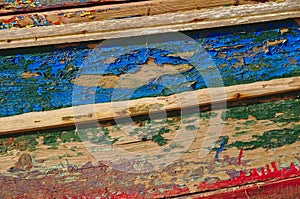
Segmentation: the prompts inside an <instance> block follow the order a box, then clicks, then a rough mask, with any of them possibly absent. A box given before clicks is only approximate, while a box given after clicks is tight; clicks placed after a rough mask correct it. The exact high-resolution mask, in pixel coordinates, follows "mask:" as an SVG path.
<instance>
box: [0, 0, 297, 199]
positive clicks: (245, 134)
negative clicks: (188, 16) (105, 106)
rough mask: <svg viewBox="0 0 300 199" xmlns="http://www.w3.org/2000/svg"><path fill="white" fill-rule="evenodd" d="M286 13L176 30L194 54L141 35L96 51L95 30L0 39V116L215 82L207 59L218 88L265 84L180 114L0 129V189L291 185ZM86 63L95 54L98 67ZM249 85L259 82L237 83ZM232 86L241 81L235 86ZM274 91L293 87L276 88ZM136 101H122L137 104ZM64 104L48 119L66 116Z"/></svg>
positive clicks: (197, 189) (34, 193)
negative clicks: (22, 40) (15, 45)
mask: <svg viewBox="0 0 300 199" xmlns="http://www.w3.org/2000/svg"><path fill="white" fill-rule="evenodd" d="M289 2H291V1H289ZM294 2H296V1H294ZM258 5H259V6H258V7H260V5H270V4H258ZM276 5H277V4H276ZM278 5H279V4H278ZM281 5H283V4H281ZM295 5H297V4H295ZM283 9H284V8H283ZM285 14H286V16H288V13H285ZM289 14H290V13H289ZM273 15H274V14H270V15H269V16H273ZM278 16H280V14H278ZM291 16H292V15H291ZM291 16H289V17H291ZM260 17H262V15H261V16H260ZM254 18H255V17H254ZM261 19H262V18H261ZM266 20H268V19H266ZM298 21H299V20H298ZM298 21H294V20H284V21H277V22H269V23H264V24H255V26H253V25H252V26H249V25H247V26H240V27H230V28H229V27H227V28H226V30H225V29H211V30H205V31H195V32H186V33H185V34H186V35H188V36H190V37H191V38H192V39H194V40H196V41H197V42H199V43H201V45H202V47H203V49H202V47H201V48H200V49H201V50H200V52H204V53H202V54H201V56H198V55H196V56H192V55H191V50H192V48H191V46H189V45H188V43H189V42H185V44H184V45H183V43H182V41H170V40H168V41H167V42H166V44H163V43H160V44H159V45H157V46H155V45H154V44H152V43H151V42H149V41H148V39H147V37H144V38H143V37H141V38H142V39H141V41H143V42H144V43H142V44H138V45H137V46H130V45H128V46H127V48H128V49H127V50H125V49H124V48H118V47H111V46H109V45H108V46H105V48H104V49H105V50H104V51H102V50H103V49H102V50H101V48H100V49H99V48H97V46H98V44H100V42H98V43H97V42H87V43H81V44H71V45H68V44H67V45H61V46H48V47H41V48H24V49H17V50H2V51H0V53H1V54H0V69H1V70H0V71H1V72H0V85H1V87H0V98H1V99H0V108H1V109H0V114H1V116H2V118H0V120H1V123H0V125H1V128H2V126H4V125H7V124H3V122H2V121H4V120H6V119H8V118H9V117H8V116H11V117H22V116H23V115H19V116H14V115H18V114H22V113H26V112H31V113H28V114H35V113H32V112H34V111H36V112H37V113H36V114H39V112H41V113H43V111H45V110H52V111H59V109H61V108H62V107H70V106H72V105H76V106H77V105H81V104H87V103H90V102H97V103H103V102H108V101H111V100H129V99H136V100H141V101H143V100H146V98H145V97H149V96H154V97H156V98H155V99H156V100H159V99H167V98H168V97H165V96H166V95H171V94H174V93H179V94H177V95H178V96H180V95H181V96H182V95H183V96H184V93H182V92H186V91H189V92H199V93H201V92H205V91H207V90H205V89H206V87H216V86H217V87H218V86H219V85H218V84H213V83H214V82H215V81H217V80H218V77H217V76H214V75H212V71H211V69H212V68H217V69H218V70H219V72H220V78H221V79H222V80H223V81H224V86H225V88H224V89H225V91H228V90H229V91H230V93H229V95H228V96H227V99H240V100H241V99H244V97H246V96H244V95H242V94H243V93H244V92H246V91H248V92H250V91H251V92H250V95H252V97H253V96H254V95H253V93H252V92H255V93H258V95H257V94H255V96H261V95H264V94H267V95H269V94H271V93H272V94H276V95H273V96H272V97H270V99H268V97H265V98H264V99H262V100H259V99H256V98H254V99H252V98H251V99H248V100H247V102H240V101H238V102H236V103H233V104H232V105H231V106H230V107H228V108H227V109H222V108H221V109H216V110H212V111H207V112H199V113H188V114H185V115H181V116H180V115H172V116H168V117H167V118H166V117H163V118H158V119H154V118H151V117H150V119H142V118H140V120H139V118H137V119H136V120H135V121H127V122H126V121H125V122H122V123H118V122H117V123H113V122H100V123H98V122H97V125H96V127H95V126H79V125H78V126H77V129H76V130H75V129H74V128H73V129H72V128H60V129H52V130H49V129H46V130H43V131H34V132H31V134H22V132H20V134H17V135H16V134H14V135H1V137H0V184H1V185H0V189H1V192H0V197H1V198H45V197H48V198H80V197H82V198H84V197H86V198H109V197H111V198H165V197H183V198H199V197H200V198H205V197H206V198H226V197H238V198H247V199H248V198H259V197H261V198H266V197H269V196H272V198H283V197H290V198H297V197H299V176H300V167H299V161H300V155H299V146H300V145H299V141H300V140H299V139H300V138H299V135H300V133H299V132H300V117H299V116H300V112H299V103H300V101H299V64H300V60H299V59H300V56H299V53H300V51H299V44H300V42H299V39H300V37H299V34H300V28H299V24H298V23H299V22H298ZM221 22H222V21H221ZM221 22H220V23H221ZM223 22H224V21H223ZM248 22H254V21H248ZM239 23H240V22H239ZM245 23H246V22H245ZM227 25H228V24H227ZM193 28H197V26H194V27H192V29H193ZM20 30H21V29H20ZM24 30H25V29H24ZM174 30H175V29H174ZM3 31H6V30H3ZM10 31H11V30H10ZM167 31H171V29H168V30H167ZM3 33H4V34H6V33H5V32H3ZM41 34H43V33H41ZM143 34H144V33H143ZM148 38H151V36H149V37H148ZM152 38H153V37H152ZM86 39H89V38H88V37H87V38H86ZM189 41H190V40H189ZM104 44H105V42H104ZM167 44H168V45H169V46H170V45H171V49H172V50H170V48H166V46H168V45H167ZM37 45H38V44H37ZM159 47H161V48H162V49H160V48H159ZM7 48H10V47H7ZM112 56H114V57H117V59H116V58H113V57H112ZM203 57H204V58H206V59H203ZM190 60H203V62H200V63H198V64H195V63H197V62H193V61H192V63H194V64H190V63H189V61H190ZM96 63H102V64H103V63H105V64H104V65H103V67H102V68H101V66H102V65H101V64H100V65H98V64H96ZM133 63H135V64H133ZM105 67H106V70H102V69H103V68H105ZM168 67H172V68H173V69H174V71H175V72H174V71H172V70H169V68H168ZM197 67H198V68H197ZM152 69H155V70H152ZM196 69H199V70H200V72H199V71H198V72H197V70H196ZM149 71H156V72H157V74H156V73H151V72H149ZM141 72H142V73H141ZM78 74H79V77H77V75H78ZM132 74H135V75H137V76H138V77H139V78H136V81H135V82H133V81H128V82H127V83H126V84H117V83H116V82H117V81H119V80H120V79H122V78H123V77H124V76H125V77H126V75H127V77H128V75H129V77H131V75H132ZM176 74H177V75H176ZM179 74H180V75H179ZM147 75H148V76H150V77H151V79H150V80H151V81H149V82H146V83H145V81H144V80H143V78H142V77H146V76H147ZM76 77H77V78H76ZM97 78H99V79H100V80H99V81H97V82H96V84H95V81H94V79H96V80H97ZM280 78H282V79H280ZM74 79H75V80H74ZM76 80H77V81H76ZM204 80H208V81H206V82H205V81H204ZM270 82H273V83H271V84H270ZM274 82H275V84H274ZM278 82H280V84H279V83H278ZM143 83H144V84H146V86H141V85H142V84H143ZM285 83H286V84H287V85H284V84H285ZM251 85H259V86H258V87H257V88H252V90H251V89H248V88H250V86H251ZM263 85H264V86H263ZM267 85H270V86H267ZM289 86H292V87H291V88H290V89H291V90H286V89H287V88H288V87H289ZM137 87H138V88H139V89H137ZM74 88H75V89H76V88H77V89H78V90H77V91H78V92H79V93H80V92H81V94H82V92H83V94H84V93H89V94H91V95H90V96H89V95H87V97H86V96H82V98H81V97H80V95H79V97H78V98H75V99H76V100H78V101H76V100H75V103H74V99H73V100H72V99H71V98H72V97H74V94H73V96H72V91H73V90H74ZM167 88H171V89H167ZM233 88H235V89H233ZM236 88H239V89H241V88H243V90H242V91H241V92H239V93H236ZM262 88H263V89H262ZM270 88H272V89H274V88H276V90H275V91H274V90H273V91H270V90H269V89H270ZM89 89H90V90H89ZM118 89H119V92H116V95H111V94H112V92H111V91H112V90H116V91H117V90H118ZM230 89H232V90H230ZM277 89H278V90H277ZM191 90H196V91H191ZM132 91H134V92H132ZM286 91H294V92H292V93H288V94H287V93H286V94H279V93H282V92H286ZM225 93H227V92H225ZM262 93H263V94H262ZM124 94H126V95H124ZM248 94H249V93H248ZM75 96H76V95H75ZM112 96H113V97H112ZM89 97H95V98H89ZM200 97H203V96H200ZM138 98H142V99H138ZM246 98H247V97H246ZM208 101H209V100H208ZM72 102H73V104H72ZM132 102H134V100H132ZM144 102H145V101H144ZM152 102H153V100H151V103H152ZM203 102H205V101H203ZM120 103H122V102H120ZM147 104H148V105H149V104H150V103H147ZM143 108H145V109H142V108H141V107H135V108H132V111H135V112H138V113H141V112H142V113H143V114H144V113H146V112H147V111H149V107H143ZM154 108H157V107H154ZM158 108H161V107H158ZM177 108H178V107H177ZM150 109H151V107H150ZM63 110H65V109H63ZM145 110H146V111H145ZM143 111H145V112H143ZM103 113H104V111H103ZM177 113H178V112H177ZM120 114H121V115H122V114H124V112H122V111H121V112H120ZM88 115H89V114H88ZM68 116H70V115H67V116H63V118H59V119H60V120H61V119H63V120H64V121H65V120H68V119H70V120H72V116H71V117H68ZM80 117H81V116H80ZM79 120H80V118H79ZM8 122H9V120H8ZM34 122H35V123H39V122H40V121H39V120H34ZM14 125H15V124H14ZM19 125H20V123H19ZM172 157H173V158H174V157H175V159H172Z"/></svg>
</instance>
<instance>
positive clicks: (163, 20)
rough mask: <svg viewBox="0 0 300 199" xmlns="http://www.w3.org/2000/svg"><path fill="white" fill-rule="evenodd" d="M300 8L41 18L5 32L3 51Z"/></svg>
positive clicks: (286, 13) (237, 20)
mask: <svg viewBox="0 0 300 199" xmlns="http://www.w3.org/2000/svg"><path fill="white" fill-rule="evenodd" d="M299 9H300V5H299V3H298V0H287V1H285V2H281V3H276V2H268V3H262V4H257V5H256V4H255V5H252V4H249V5H240V6H231V7H222V6H221V7H215V8H211V9H204V10H195V11H186V12H178V13H167V14H161V15H154V16H145V17H143V16H142V17H133V18H131V17H130V18H125V19H114V20H102V21H101V20H100V21H98V20H96V19H95V21H93V19H92V20H90V19H89V14H87V17H88V19H87V20H88V21H91V22H88V23H82V24H81V23H70V24H63V25H61V26H44V24H43V22H44V18H45V17H41V19H38V20H37V21H40V22H41V24H39V23H37V26H41V27H34V28H29V29H27V28H25V29H24V28H20V29H18V28H17V29H12V30H3V31H2V32H1V35H2V38H0V44H1V45H0V48H1V49H6V48H17V47H27V46H39V45H49V44H58V43H70V42H80V41H91V40H99V39H108V38H120V37H129V36H138V35H147V34H155V33H163V32H177V31H185V30H193V29H205V28H214V27H223V26H231V25H241V24H249V23H257V22H266V21H271V20H281V19H288V18H297V17H299V16H300V13H299V12H300V11H299ZM83 15H84V16H85V15H86V14H83ZM84 16H83V17H84ZM54 18H55V19H54V21H55V22H54V23H56V22H57V23H58V24H60V22H59V21H56V17H54ZM12 20H13V19H12ZM33 20H34V19H33ZM34 21H36V20H34ZM46 24H47V23H46ZM4 26H5V24H4ZM4 26H3V27H4Z"/></svg>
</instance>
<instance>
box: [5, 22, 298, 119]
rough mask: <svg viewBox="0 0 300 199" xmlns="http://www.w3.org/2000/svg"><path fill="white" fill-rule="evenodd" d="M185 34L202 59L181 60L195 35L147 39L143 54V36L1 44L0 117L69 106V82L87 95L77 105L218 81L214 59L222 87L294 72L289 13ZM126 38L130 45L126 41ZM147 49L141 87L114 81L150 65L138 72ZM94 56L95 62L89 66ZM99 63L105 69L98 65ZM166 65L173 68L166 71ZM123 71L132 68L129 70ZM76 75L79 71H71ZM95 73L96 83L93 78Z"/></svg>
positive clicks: (294, 41) (294, 36)
mask: <svg viewBox="0 0 300 199" xmlns="http://www.w3.org/2000/svg"><path fill="white" fill-rule="evenodd" d="M232 33H233V34H232ZM186 35H188V36H189V37H190V38H191V39H189V40H188V41H193V40H192V39H194V40H195V41H198V42H199V43H200V46H199V49H200V50H201V53H199V54H196V55H195V56H194V59H195V60H202V61H199V63H197V62H196V64H194V65H193V63H192V62H191V63H192V65H189V64H187V63H188V62H189V61H192V59H191V60H189V59H190V58H191V56H192V55H193V54H192V53H191V50H194V49H195V45H194V43H195V42H191V44H190V45H187V44H185V45H182V44H183V43H185V42H184V39H183V40H178V41H177V42H173V46H172V48H173V49H169V50H168V49H167V48H168V46H169V45H168V42H165V43H164V42H162V43H160V44H159V48H158V49H156V50H153V48H154V47H155V46H153V48H151V45H154V44H151V43H150V42H148V51H149V53H148V54H147V53H145V52H147V37H142V38H141V39H140V41H141V42H140V43H138V44H137V46H134V45H132V46H131V47H129V46H127V48H128V49H127V50H125V48H124V47H122V46H121V47H120V49H119V50H116V49H115V48H114V47H111V48H109V46H111V44H110V43H106V45H107V46H108V48H106V47H105V43H103V44H101V43H100V42H99V43H83V44H79V45H77V44H76V45H70V46H68V45H67V46H55V47H47V48H45V47H42V48H35V49H34V48H29V49H26V48H25V49H19V50H2V51H0V67H1V72H0V82H1V87H0V94H1V101H0V102H1V106H0V114H1V115H0V116H2V117H5V116H12V115H17V114H21V113H27V112H34V111H42V110H44V111H45V110H53V109H59V108H63V107H70V106H72V95H73V90H74V89H75V88H76V89H78V93H86V94H87V95H85V96H86V97H83V96H82V97H80V96H78V98H79V99H77V102H76V103H77V104H78V105H80V104H86V103H91V102H92V103H102V102H110V101H111V100H112V96H113V99H114V100H126V99H127V100H128V99H137V98H141V97H150V96H164V95H170V94H174V93H180V92H184V91H191V90H194V89H195V90H197V89H200V88H206V87H211V86H208V85H207V84H206V83H205V82H204V80H207V82H214V81H219V78H218V77H216V76H214V75H210V74H211V72H212V71H213V70H212V69H214V67H213V66H215V68H217V69H218V70H219V73H220V76H221V79H222V81H223V83H224V85H225V86H231V85H236V84H245V83H253V82H257V81H268V80H272V79H276V78H283V77H296V76H300V67H299V62H300V60H299V58H300V56H299V47H300V40H299V36H300V32H299V25H298V24H297V23H295V22H294V21H293V20H285V21H278V22H269V23H268V24H267V25H266V24H257V25H256V26H251V25H246V26H241V27H231V28H226V30H224V29H213V30H205V31H199V32H189V33H186ZM152 38H154V39H155V38H156V37H152ZM185 39H186V38H185ZM121 41H123V40H121ZM125 41H128V43H129V44H130V40H127V39H125ZM152 43H153V42H152ZM98 44H99V46H98ZM102 45H104V46H103V48H102ZM196 47H197V46H196ZM149 49H150V50H149ZM151 49H152V50H151ZM104 51H105V52H104ZM128 53H129V55H128ZM130 53H133V54H132V55H130ZM134 55H138V56H137V57H138V58H137V57H136V56H134ZM150 55H151V56H154V57H155V59H154V62H156V63H157V64H156V65H157V66H155V64H154V65H151V68H152V69H153V68H155V71H156V73H154V74H152V73H151V78H149V79H148V80H147V81H148V82H144V83H145V86H142V85H139V84H136V82H134V81H133V82H132V81H131V84H127V85H126V86H125V88H124V87H122V86H120V85H121V84H118V85H119V86H117V84H115V83H114V82H116V81H121V80H122V77H128V74H137V76H141V77H143V76H148V75H149V74H150V73H149V71H148V73H147V72H145V70H143V71H144V74H143V73H139V72H141V71H142V70H141V69H147V67H143V66H145V62H146V61H147V59H148V58H149V57H151V56H150ZM161 55H162V56H161ZM165 55H168V56H167V57H166V56H165ZM112 56H115V58H112ZM128 56H129V57H128ZM116 58H118V59H116ZM129 58H130V59H129ZM93 59H95V60H97V61H98V64H99V65H98V64H97V66H95V62H94V61H95V60H93ZM127 59H129V60H128V61H127ZM97 61H96V62H97ZM136 63H139V64H138V65H136ZM132 65H134V68H132ZM159 65H165V67H159ZM106 67H107V68H109V69H107V70H106V71H103V70H104V69H105V68H106ZM168 67H172V68H173V69H174V71H173V70H172V71H171V70H168ZM149 68H150V67H149ZM123 70H124V71H123ZM130 70H131V73H130V72H129V73H128V71H130ZM132 70H135V71H136V72H135V73H134V72H132ZM152 71H154V70H152ZM185 71H186V72H185ZM78 75H80V78H76V77H77V76H78ZM84 77H86V78H85V80H93V81H92V84H93V83H94V85H91V84H88V82H89V81H84V82H85V84H87V85H82V86H83V87H80V85H76V87H75V86H74V83H75V82H74V81H73V80H74V79H77V80H78V84H80V81H79V80H80V79H81V78H83V80H84ZM92 77H94V78H92ZM97 78H99V84H98V83H97V82H96V83H95V80H97ZM119 78H120V79H119ZM100 80H101V81H100ZM123 82H124V81H123ZM82 84H83V83H82ZM97 84H98V87H96V85H97ZM91 86H92V87H91ZM115 87H116V88H115ZM126 87H127V88H126ZM137 88H139V89H137ZM266 90H267V89H266ZM33 91H35V92H33ZM89 92H91V93H89ZM93 92H94V93H95V94H94V95H93ZM112 94H114V95H112ZM73 99H76V98H73ZM74 101H76V100H74ZM74 103H75V102H74Z"/></svg>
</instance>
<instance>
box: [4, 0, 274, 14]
mask: <svg viewBox="0 0 300 199" xmlns="http://www.w3.org/2000/svg"><path fill="white" fill-rule="evenodd" d="M138 1H140V2H142V5H148V7H150V9H151V7H152V6H153V8H154V9H151V10H153V11H154V12H158V11H157V10H160V11H159V12H160V13H165V12H169V11H170V8H167V7H168V6H169V7H171V10H173V12H174V11H180V10H189V9H197V8H198V9H199V8H203V7H212V6H228V5H241V4H248V3H259V2H263V0H262V1H260V0H258V1H256V0H239V1H231V0H211V1H209V2H208V1H203V0H200V1H199V0H197V1H196V0H190V1H184V0H144V1H142V0H132V1H131V0H80V1H79V0H65V1H60V0H58V1H52V2H49V1H46V0H39V1H38V0H28V1H22V0H21V1H16V0H1V1H0V15H1V14H7V13H14V12H33V11H36V10H45V9H48V10H49V9H54V8H56V9H63V8H68V7H71V8H72V7H79V6H86V5H90V6H91V5H103V4H112V3H114V4H117V3H123V4H124V3H126V4H128V5H127V6H126V7H131V9H132V10H134V9H135V8H134V7H136V6H138V5H140V4H138V3H136V2H138ZM272 1H275V0H272ZM130 2H132V3H130ZM117 5H119V6H120V5H121V4H117ZM157 5H160V6H161V9H159V8H158V7H157ZM131 9H127V11H128V12H131ZM140 9H143V12H142V13H141V15H143V14H147V13H149V11H148V12H147V11H146V9H147V8H146V7H145V6H143V7H141V8H140Z"/></svg>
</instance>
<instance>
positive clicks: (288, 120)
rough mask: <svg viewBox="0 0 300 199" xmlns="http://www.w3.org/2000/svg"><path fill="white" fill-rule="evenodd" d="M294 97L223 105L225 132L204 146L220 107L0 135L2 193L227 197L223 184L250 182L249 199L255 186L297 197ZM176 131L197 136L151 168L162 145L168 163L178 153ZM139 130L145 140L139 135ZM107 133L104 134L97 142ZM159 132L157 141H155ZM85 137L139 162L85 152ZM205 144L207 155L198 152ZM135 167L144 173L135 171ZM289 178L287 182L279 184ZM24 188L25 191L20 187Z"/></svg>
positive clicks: (231, 186) (234, 185)
mask: <svg viewBox="0 0 300 199" xmlns="http://www.w3.org/2000/svg"><path fill="white" fill-rule="evenodd" d="M299 102H300V101H299V99H290V100H280V101H276V102H267V103H262V104H252V105H247V106H240V107H232V108H228V109H227V110H226V116H225V117H222V118H223V119H222V121H223V122H224V127H223V129H220V130H221V132H220V134H216V135H211V136H212V137H214V139H213V140H215V142H210V143H209V144H207V143H208V142H205V141H204V140H205V138H207V136H208V135H207V133H206V132H207V130H208V129H209V127H210V126H211V127H213V126H215V124H214V123H210V120H211V118H215V117H219V116H220V114H222V115H223V113H222V111H220V112H219V111H213V112H205V113H201V114H191V115H189V116H187V117H181V116H173V117H169V118H167V119H166V120H160V119H157V120H156V119H154V120H152V121H151V122H150V121H148V120H146V121H140V122H130V123H128V124H118V125H108V126H106V127H99V128H95V129H93V128H91V129H84V130H83V131H82V132H80V131H77V132H75V131H74V130H68V131H66V130H64V129H61V130H58V131H56V132H55V131H54V132H50V131H45V132H39V133H36V134H31V135H18V136H12V137H6V138H1V140H0V146H1V147H0V149H1V153H0V156H1V158H0V163H1V164H0V165H1V168H0V173H1V176H0V181H1V186H2V188H3V191H2V192H1V193H0V196H1V197H3V198H5V197H6V196H10V197H12V196H16V197H17V196H18V197H23V196H25V195H26V196H27V197H31V196H45V195H47V196H50V197H53V198H54V197H56V198H61V197H66V198H67V197H91V198H96V197H106V198H107V197H110V196H111V197H112V196H114V197H115V198H126V197H128V198H130V197H131V198H132V197H134V198H163V197H176V196H177V197H180V196H191V197H192V196H193V194H201V195H200V196H205V195H206V194H207V195H210V194H209V191H217V190H219V191H220V192H221V193H220V195H221V196H228V194H226V191H225V193H224V192H223V191H224V190H225V189H228V192H227V193H229V194H230V192H231V190H235V192H234V193H233V194H232V195H231V196H234V194H236V195H237V196H240V195H241V194H242V192H241V191H238V189H239V187H241V188H240V190H243V191H244V188H245V186H249V189H248V190H247V191H249V192H247V194H248V196H249V197H251V196H254V195H255V194H256V193H257V192H255V191H256V190H257V189H259V190H260V191H262V192H265V190H270V189H269V188H271V187H273V188H274V187H281V188H284V189H285V190H286V189H288V188H290V189H292V190H294V191H296V192H293V193H294V194H297V195H298V192H297V191H298V190H299V189H298V186H296V187H294V186H292V185H291V184H292V183H295V180H293V178H295V179H297V177H299V174H300V168H299V157H300V156H299V155H300V154H299V135H300V133H299V129H300V127H299V124H300V123H299V121H300V117H299V109H298V108H299ZM224 111H225V110H224ZM130 128H132V129H130ZM176 129H177V130H179V129H182V130H184V133H185V134H187V133H189V132H194V130H193V129H195V130H196V133H195V137H194V138H193V140H194V141H193V142H192V144H191V145H190V146H189V147H188V149H187V150H186V151H185V152H184V153H182V154H181V156H180V157H179V159H177V160H176V161H174V162H171V163H170V164H168V165H163V167H162V168H161V169H158V170H152V168H153V166H154V165H155V164H156V162H155V161H151V159H147V155H148V154H151V152H152V151H155V150H162V151H164V152H161V153H160V154H159V155H160V156H159V155H158V158H161V159H162V160H164V161H165V159H164V157H165V156H166V153H167V152H168V151H169V152H170V153H174V154H176V153H178V151H177V150H178V149H180V148H181V147H182V145H181V144H182V142H180V141H178V140H175V139H174V137H176V134H177V133H176V132H177V131H176ZM130 132H132V133H130ZM139 132H143V133H144V134H145V135H147V134H149V137H147V139H144V140H142V139H140V138H139V137H138V135H139ZM159 132H163V133H160V134H159ZM104 133H105V135H106V137H105V139H102V138H103V136H102V137H101V135H103V134H104ZM158 134H159V135H161V136H162V138H161V140H157V139H154V138H153V137H154V136H155V135H158ZM150 136H152V138H151V137H150ZM212 137H211V138H212ZM96 138H99V139H96ZM100 138H101V139H100ZM161 141H164V142H161ZM88 142H92V143H94V144H96V147H97V146H98V147H97V149H99V150H100V149H105V147H104V146H103V145H101V143H103V142H106V143H108V144H109V147H110V146H111V145H112V147H114V148H121V149H124V150H127V151H131V152H139V153H140V155H141V156H140V158H141V159H138V158H137V159H132V158H131V157H130V156H129V157H128V156H122V157H118V156H116V157H115V156H112V159H113V160H115V162H114V163H115V164H110V163H109V162H107V161H106V160H105V158H104V157H103V156H97V154H95V152H97V151H92V150H90V149H91V148H89V147H88V146H89V145H87V143H88ZM103 147H104V148H103ZM205 149H209V153H207V154H206V155H205V156H199V152H201V151H202V150H205ZM104 153H108V152H107V151H105V152H104ZM144 156H145V157H146V159H143V157H144ZM134 168H140V169H143V172H142V173H141V172H137V173H135V172H133V171H135V170H134ZM130 171H131V172H130ZM289 180H290V182H291V183H288V182H287V183H284V181H289ZM297 180H298V179H297ZM297 180H296V182H297ZM271 182H273V183H272V184H271ZM277 183H278V184H277ZM25 185H26V189H24V188H22V187H24V186H25ZM79 185H80V186H79ZM281 185H282V186H281ZM294 185H297V183H296V184H294ZM259 186H261V188H259ZM49 187H50V188H49ZM268 187H269V188H268ZM275 190H278V189H273V191H275ZM282 191H283V190H282ZM222 192H223V193H222ZM212 193H213V192H212ZM275 193H278V194H280V191H279V190H278V192H277V191H275ZM247 194H245V195H244V196H246V195H247ZM270 194H271V192H270ZM281 194H283V193H281ZM196 196H197V195H196ZM216 196H218V195H217V194H216ZM208 198H209V196H208Z"/></svg>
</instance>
